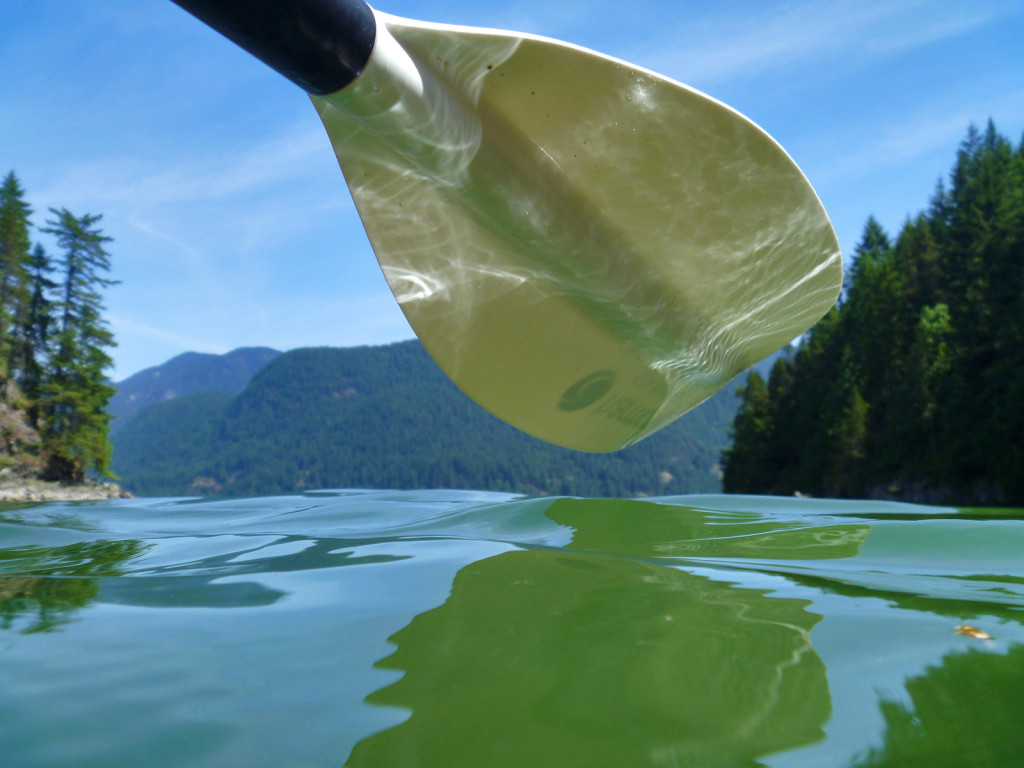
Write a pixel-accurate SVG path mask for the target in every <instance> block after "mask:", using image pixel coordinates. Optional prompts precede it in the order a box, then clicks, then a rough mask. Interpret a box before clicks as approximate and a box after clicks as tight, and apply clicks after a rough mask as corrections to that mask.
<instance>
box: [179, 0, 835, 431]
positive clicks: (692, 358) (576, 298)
mask: <svg viewBox="0 0 1024 768" xmlns="http://www.w3.org/2000/svg"><path fill="white" fill-rule="evenodd" d="M173 1H174V2H175V3H177V4H178V5H180V6H182V7H183V8H185V9H186V10H188V11H189V12H190V13H192V14H193V15H195V16H197V17H198V18H200V19H201V20H203V21H205V22H206V23H208V24H209V25H210V26H212V27H213V28H214V29H216V30H218V31H220V32H221V33H223V34H224V35H225V36H227V37H228V38H230V39H231V40H233V41H234V42H236V43H238V44H239V45H241V46H242V47H243V48H245V49H246V50H248V51H249V52H250V53H252V54H254V55H255V56H257V57H258V58H260V59H261V60H263V61H264V62H266V63H267V64H269V65H270V66H271V67H273V68H274V69H276V70H277V71H278V72H280V73H281V74H283V75H285V76H286V77H288V78H289V79H291V80H292V81H293V82H295V83H296V84H297V85H299V86H300V87H301V88H303V89H304V90H305V91H306V92H307V93H309V94H310V97H311V99H312V101H313V104H314V106H315V107H316V109H317V112H318V113H319V115H320V118H321V120H322V121H323V124H324V126H325V127H326V129H327V134H328V136H329V138H330V140H331V143H332V144H333V146H334V150H335V153H336V155H337V157H338V161H339V163H340V165H341V169H342V172H343V173H344V175H345V179H346V181H347V183H348V186H349V189H350V190H351V193H352V197H353V199H354V201H355V204H356V207H357V209H358V211H359V215H360V217H361V219H362V221H363V225H364V226H365V228H366V232H367V235H368V236H369V239H370V243H371V245H372V246H373V249H374V252H375V253H376V256H377V260H378V261H379V262H380V266H381V269H382V270H383V272H384V276H385V277H386V278H387V281H388V284H389V285H390V286H391V290H392V291H393V293H394V295H395V298H396V299H397V300H398V302H399V304H400V305H401V307H402V310H403V312H404V313H405V316H406V317H407V318H408V320H409V324H410V325H411V326H412V328H413V330H414V331H415V332H416V334H417V335H418V336H419V338H420V340H421V341H422V342H423V345H424V346H425V347H426V349H427V351H428V352H429V353H430V354H431V356H432V357H433V358H434V360H435V361H436V362H437V364H438V365H439V366H440V367H441V368H442V369H443V370H444V371H445V373H447V374H448V376H449V377H451V379H452V380H453V381H454V382H455V383H456V384H457V385H458V386H459V387H460V388H461V389H462V390H463V391H464V392H465V393H466V394H467V395H469V396H470V397H471V398H473V399H474V400H475V401H476V402H478V403H479V404H480V405H482V406H483V407H484V408H486V409H487V410H489V411H490V412H492V413H493V414H495V415H496V416H498V417H499V418H501V419H503V420H505V421H506V422H508V423H510V424H512V425H513V426H515V427H518V428H519V429H521V430H523V431H525V432H528V433H529V434H532V435H534V436H536V437H539V438H541V439H544V440H547V441H549V442H552V443H555V444H557V445H562V446H566V447H569V448H575V449H579V450H585V451H612V450H617V449H619V448H623V447H625V446H627V445H630V444H632V443H634V442H636V441H637V440H640V439H641V438H643V437H645V436H646V435H649V434H650V433H652V432H654V431H655V430H657V429H659V428H661V427H663V426H665V425H666V424H668V423H669V422H671V421H673V420H674V419H676V418H677V417H678V416H680V415H681V414H683V413H684V412H686V411H687V410H689V409H691V408H693V407H694V406H696V405H698V404H699V403H701V402H702V401H704V400H705V399H706V398H708V397H709V396H710V395H712V394H713V393H714V392H715V391H716V390H718V389H719V388H720V387H722V386H723V385H724V384H725V383H726V382H728V381H729V380H730V379H732V378H733V377H734V376H736V375H737V374H738V373H739V372H741V371H743V370H744V369H746V368H748V367H749V366H751V365H753V364H754V363H756V362H757V361H759V360H761V359H763V358H764V357H766V356H767V355H769V354H771V353H772V352H774V351H776V350H777V349H779V348H781V347H783V346H784V345H786V344H788V343H789V342H790V341H792V340H793V339H794V338H796V337H797V336H799V335H800V334H801V333H803V332H804V331H806V330H807V329H808V328H810V327H811V325H813V324H814V323H815V322H816V321H817V320H818V319H819V318H820V317H821V316H822V315H823V314H824V313H825V312H827V311H828V309H829V307H831V306H832V304H833V303H834V302H835V300H836V298H837V296H838V294H839V290H840V286H841V283H842V259H841V256H840V252H839V246H838V243H837V241H836V237H835V233H834V232H833V230H832V226H831V224H830V223H829V220H828V217H827V215H826V213H825V211H824V209H823V207H822V205H821V203H820V201H819V200H818V198H817V196H816V195H815V193H814V190H813V189H812V188H811V186H810V184H809V182H808V181H807V179H806V178H804V176H803V174H802V173H801V172H800V170H799V168H797V166H796V164H795V163H794V162H793V161H792V160H791V159H790V158H789V156H788V155H787V154H786V153H785V151H783V149H782V148H781V147H779V145H778V144H776V143H775V141H774V140H773V139H772V138H771V137H770V136H768V135H767V134H766V133H765V132H764V131H762V130H761V129H760V128H758V127H757V126H756V125H754V124H753V123H752V122H751V121H749V120H748V119H746V118H745V117H743V116H742V115H740V114H739V113H737V112H736V111H734V110H732V109H730V108H729V107H727V106H725V105H724V104H721V103H720V102H718V101H715V100H714V99H712V98H710V97H708V96H706V95H704V94H702V93H699V92H698V91H695V90H693V89H692V88H688V87H686V86H684V85H681V84H679V83H677V82H674V81H672V80H669V79H667V78H665V77H662V76H660V75H656V74H654V73H652V72H649V71H647V70H645V69H642V68H641V67H637V66H633V65H631V64H627V63H625V62H622V61H619V60H617V59H613V58H610V57H608V56H604V55H601V54H598V53H594V52H592V51H588V50H585V49H583V48H580V47H577V46H574V45H570V44H567V43H561V42H557V41H554V40H549V39H545V38H541V37H536V36H533V35H527V34H519V33H513V32H503V31H495V30H485V29H475V28H470V27H461V26H451V25H446V24H431V23H425V22H419V21H411V20H408V19H402V18H398V17H395V16H390V15H388V14H384V13H380V12H378V11H376V10H372V9H371V8H370V7H369V6H367V5H366V4H365V3H363V2H362V0H278V1H275V0H173Z"/></svg>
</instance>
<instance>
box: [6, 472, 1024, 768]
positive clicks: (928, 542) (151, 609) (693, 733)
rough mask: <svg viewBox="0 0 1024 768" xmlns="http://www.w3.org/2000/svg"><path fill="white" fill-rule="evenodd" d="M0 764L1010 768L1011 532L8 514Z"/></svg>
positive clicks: (470, 497)
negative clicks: (964, 630)
mask: <svg viewBox="0 0 1024 768" xmlns="http://www.w3.org/2000/svg"><path fill="white" fill-rule="evenodd" d="M963 624H968V625H971V626H974V627H976V628H978V629H979V630H981V631H984V632H986V633H988V634H989V635H991V639H987V640H986V639H979V638H976V637H971V636H969V635H965V634H961V633H958V632H957V631H956V627H957V626H958V625H963ZM0 765H3V766H4V767H5V768H22V767H23V766H26V767H27V766H76V767H77V766H104V767H110V766H217V767H218V768H221V767H224V766H275V767H282V766H341V765H351V766H381V767H386V768H398V767H400V766H418V767H426V766H443V767H445V768H450V767H452V766H474V767H479V768H487V767H490V766H524V767H527V766H528V767H530V768H533V767H534V766H624V767H632V766H700V767H705V766H706V767H718V766H721V767H723V768H724V767H726V766H728V767H729V768H733V767H739V766H771V767H773V768H790V767H792V768H804V767H809V768H817V767H819V766H823V767H828V766H850V767H851V768H852V767H853V766H863V767H864V768H868V767H869V766H870V767H874V766H922V767H923V766H928V767H929V768H936V767H938V768H942V767H943V766H957V767H958V768H960V767H963V766H986V768H993V767H995V766H999V767H1005V766H1024V512H1022V511H1019V510H1010V511H1000V510H962V511H957V510H951V509H939V508H929V507H917V506H910V505H898V504H885V503H859V502H829V501H817V500H805V499H779V498H775V499H773V498H753V497H728V496H701V497H696V496H690V497H677V498H671V499H667V498H666V499H657V500H651V501H618V500H588V499H568V498H557V499H524V498H520V497H513V496H508V495H499V494H486V493H456V492H419V493H412V492H403V493H397V492H396V493H381V492H338V493H328V492H323V493H315V494H307V495H304V496H292V497H275V498H264V499H247V500H241V501H220V502H196V501H180V500H178V501H175V500H154V499H145V500H130V501H118V502H113V503H109V502H104V503H84V504H42V505H29V506H20V507H18V506H11V505H7V506H5V507H0Z"/></svg>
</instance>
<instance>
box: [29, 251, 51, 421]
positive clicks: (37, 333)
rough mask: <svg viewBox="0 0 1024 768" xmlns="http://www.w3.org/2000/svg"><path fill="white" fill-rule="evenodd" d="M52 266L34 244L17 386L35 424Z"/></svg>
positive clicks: (47, 342)
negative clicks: (20, 374)
mask: <svg viewBox="0 0 1024 768" xmlns="http://www.w3.org/2000/svg"><path fill="white" fill-rule="evenodd" d="M52 275H53V265H52V263H51V261H50V257H49V256H48V255H47V254H46V251H45V250H44V249H43V246H41V245H36V247H35V248H34V249H33V250H32V256H31V257H30V259H29V286H30V289H31V298H30V299H29V305H28V317H27V320H26V323H25V331H24V338H25V364H24V368H23V370H22V379H21V389H22V392H24V393H25V396H26V398H27V399H28V401H29V415H30V418H31V421H32V422H33V423H35V422H36V421H38V418H39V415H40V414H39V408H38V402H37V401H38V399H39V389H40V387H41V386H42V384H43V381H44V377H45V373H46V370H47V363H48V360H49V350H50V335H51V333H52V324H53V300H52V298H51V297H52V296H53V295H54V292H55V291H56V290H57V287H58V286H57V283H56V282H54V281H53V279H52Z"/></svg>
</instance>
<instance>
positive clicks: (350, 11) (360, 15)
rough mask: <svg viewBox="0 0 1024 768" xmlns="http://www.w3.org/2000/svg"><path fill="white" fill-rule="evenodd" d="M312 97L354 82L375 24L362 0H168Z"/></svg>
mask: <svg viewBox="0 0 1024 768" xmlns="http://www.w3.org/2000/svg"><path fill="white" fill-rule="evenodd" d="M172 2H174V3H176V4H178V5H180V6H181V7H182V8H184V9H185V10H186V11H188V12H189V13H191V14H192V15H193V16H195V17H196V18H198V19H199V20H200V21H204V22H206V23H207V24H209V25H210V26H211V27H213V28H214V29H215V30H217V31H218V32H220V33H221V34H222V35H224V36H225V37H226V38H228V39H229V40H231V41H232V42H234V43H237V44H238V45H240V46H241V47H242V48H244V49H245V50H247V51H248V52H249V53H251V54H252V55H253V56H255V57H256V58H257V59H259V60H260V61H262V62H264V63H265V64H268V65H269V66H271V67H272V68H273V69H275V70H277V71H278V72H280V73H281V74H282V75H284V76H285V77H287V78H288V79H289V80H291V81H292V82H293V83H295V84H296V85H298V86H299V87H300V88H302V89H303V90H305V91H306V92H307V93H312V94H314V95H317V96H323V95H325V94H328V93H334V92H335V91H339V90H341V89H342V88H344V87H345V86H346V85H348V84H349V83H350V82H352V81H353V80H355V78H356V77H357V76H358V75H359V73H360V72H362V71H363V67H365V66H366V62H367V60H369V58H370V52H371V51H373V42H374V39H375V38H376V35H377V24H376V22H375V21H374V18H373V11H372V10H370V6H368V5H367V4H366V3H364V2H363V0H172Z"/></svg>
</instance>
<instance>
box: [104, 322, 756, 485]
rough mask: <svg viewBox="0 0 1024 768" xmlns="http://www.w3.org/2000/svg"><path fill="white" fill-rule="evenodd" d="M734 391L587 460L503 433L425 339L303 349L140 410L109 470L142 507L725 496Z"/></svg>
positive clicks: (117, 440)
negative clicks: (195, 499)
mask: <svg viewBox="0 0 1024 768" xmlns="http://www.w3.org/2000/svg"><path fill="white" fill-rule="evenodd" d="M736 386H738V382H737V383H734V384H730V386H729V387H727V388H726V389H725V390H723V391H722V392H720V393H718V394H717V395H715V397H713V398H711V399H710V400H709V401H708V402H706V403H704V404H703V405H702V406H701V407H700V408H697V409H696V410H694V411H691V412H690V413H689V414H687V415H685V416H684V417H683V418H682V419H680V420H679V421H677V422H675V423H674V424H671V425H670V426H668V427H667V428H665V429H664V430H662V431H660V432H658V433H657V434H655V435H653V436H652V437H649V438H647V439H646V440H643V441H641V442H640V443H639V444H637V445H634V446H632V447H630V448H627V449H626V450H624V451H619V452H617V453H613V454H587V453H580V452H578V451H571V450H568V449H565V448H558V447H555V446H553V445H549V444H547V443H544V442H542V441H540V440H537V439H535V438H532V437H530V436H528V435H526V434H524V433H522V432H520V431H518V430H516V429H514V428H512V427H510V426H508V425H507V424H505V423H503V422H501V421H499V420H498V419H497V418H495V417H494V416H492V415H490V414H489V413H487V412H486V411H485V410H484V409H483V408H481V407H480V406H478V405H476V403H474V402H473V401H472V400H470V399H469V398H468V397H466V396H465V395H464V394H462V392H460V391H459V390H458V389H457V388H456V386H455V385H454V384H452V382H451V381H450V380H449V379H448V378H447V377H446V376H445V375H444V373H443V372H442V371H441V369H440V368H438V367H437V365H436V364H435V363H434V361H433V360H431V359H430V356H429V355H428V354H427V352H426V351H425V350H424V349H423V347H422V345H421V344H420V343H419V342H417V341H408V342H400V343H397V344H391V345H388V346H380V347H357V348H350V349H331V348H318V349H299V350H293V351H291V352H286V353H284V354H282V355H280V356H278V357H276V358H274V359H273V360H272V361H271V362H270V363H268V364H267V365H266V366H265V367H264V368H262V369H261V370H260V371H259V372H258V373H256V375H255V376H254V377H253V379H252V381H251V382H250V383H249V385H248V386H247V387H246V388H245V389H244V390H243V391H242V392H241V393H240V394H238V395H237V396H234V397H232V396H230V395H228V394H224V393H218V392H201V393H195V394H192V395H188V396H185V397H178V398H175V399H172V400H167V401H165V402H161V403H156V404H153V405H150V406H148V407H146V408H143V409H142V410H140V411H139V412H138V413H137V414H135V415H134V416H133V417H131V418H130V419H128V420H127V421H126V422H125V423H124V425H123V426H121V427H119V428H118V429H117V430H116V432H115V434H114V438H113V440H114V463H113V467H114V470H115V471H116V472H117V474H118V476H119V477H120V479H121V483H122V485H123V486H124V487H126V488H127V489H129V490H130V491H131V492H132V493H135V494H139V495H146V496H151V495H182V494H209V495H231V496H248V495H265V494H274V493H293V492H296V491H302V490H313V489H317V488H391V489H416V488H463V489H474V490H495V491H512V492H520V493H532V494H567V495H589V496H619V497H621V496H635V495H641V494H646V495H654V494H659V495H667V494H679V493H700V492H717V491H719V490H720V488H721V486H720V477H719V474H718V473H717V471H716V469H717V468H716V463H717V460H718V456H719V454H720V453H721V451H722V450H723V449H724V448H725V446H726V442H727V440H728V426H729V424H730V422H731V420H732V416H733V414H734V413H735V410H736V406H737V401H736V395H735V390H736Z"/></svg>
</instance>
